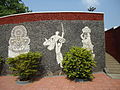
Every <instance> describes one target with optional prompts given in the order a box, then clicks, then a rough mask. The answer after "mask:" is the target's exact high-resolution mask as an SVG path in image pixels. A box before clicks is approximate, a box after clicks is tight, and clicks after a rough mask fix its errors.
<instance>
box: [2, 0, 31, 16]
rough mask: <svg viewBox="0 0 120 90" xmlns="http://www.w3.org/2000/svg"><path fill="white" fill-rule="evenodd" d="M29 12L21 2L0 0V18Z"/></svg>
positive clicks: (18, 0) (17, 0)
mask: <svg viewBox="0 0 120 90" xmlns="http://www.w3.org/2000/svg"><path fill="white" fill-rule="evenodd" d="M25 12H31V11H30V10H29V8H28V7H27V6H25V4H24V3H23V2H22V0H0V16H5V15H10V14H18V13H25Z"/></svg>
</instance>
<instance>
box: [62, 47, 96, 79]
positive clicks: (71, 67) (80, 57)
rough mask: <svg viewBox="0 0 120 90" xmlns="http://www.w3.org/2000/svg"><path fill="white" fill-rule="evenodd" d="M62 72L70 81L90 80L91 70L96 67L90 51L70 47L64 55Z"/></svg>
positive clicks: (91, 77) (91, 76)
mask: <svg viewBox="0 0 120 90" xmlns="http://www.w3.org/2000/svg"><path fill="white" fill-rule="evenodd" d="M62 64H63V71H64V72H65V74H66V75H67V77H68V78H69V79H71V80H74V79H76V78H78V79H83V80H92V79H93V78H94V77H93V75H92V73H93V71H92V68H93V67H95V66H96V63H95V61H94V59H93V56H92V53H91V51H88V50H86V49H84V48H80V47H72V48H71V49H70V51H69V52H67V53H66V54H65V55H64V59H63V62H62Z"/></svg>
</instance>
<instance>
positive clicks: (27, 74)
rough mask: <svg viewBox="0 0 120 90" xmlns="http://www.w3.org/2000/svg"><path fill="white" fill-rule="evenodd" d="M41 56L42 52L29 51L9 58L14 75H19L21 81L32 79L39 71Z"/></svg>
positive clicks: (8, 61)
mask: <svg viewBox="0 0 120 90" xmlns="http://www.w3.org/2000/svg"><path fill="white" fill-rule="evenodd" d="M41 58H42V54H41V53H38V52H28V53H26V54H20V55H19V56H17V57H15V58H8V59H7V64H8V65H9V68H10V70H11V71H12V72H13V75H15V76H19V79H20V81H27V80H30V79H32V77H33V75H35V74H36V73H37V72H38V69H39V67H40V65H39V64H40V60H41Z"/></svg>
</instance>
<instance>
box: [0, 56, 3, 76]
mask: <svg viewBox="0 0 120 90" xmlns="http://www.w3.org/2000/svg"><path fill="white" fill-rule="evenodd" d="M3 64H4V60H3V57H0V75H1V72H2V69H3Z"/></svg>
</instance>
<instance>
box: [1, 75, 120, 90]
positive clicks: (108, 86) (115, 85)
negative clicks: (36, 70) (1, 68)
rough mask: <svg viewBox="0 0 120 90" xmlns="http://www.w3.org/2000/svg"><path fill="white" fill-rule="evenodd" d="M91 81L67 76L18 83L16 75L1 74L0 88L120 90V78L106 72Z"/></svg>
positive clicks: (11, 89) (20, 89) (12, 89)
mask: <svg viewBox="0 0 120 90" xmlns="http://www.w3.org/2000/svg"><path fill="white" fill-rule="evenodd" d="M94 76H95V79H94V80H93V81H91V82H90V81H89V82H73V81H70V80H67V79H66V77H65V76H56V77H46V78H42V79H39V78H38V79H37V81H34V82H33V83H30V84H26V85H19V84H16V81H15V80H16V77H14V76H0V90H120V79H111V78H109V77H108V76H106V75H105V74H104V73H96V74H94Z"/></svg>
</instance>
